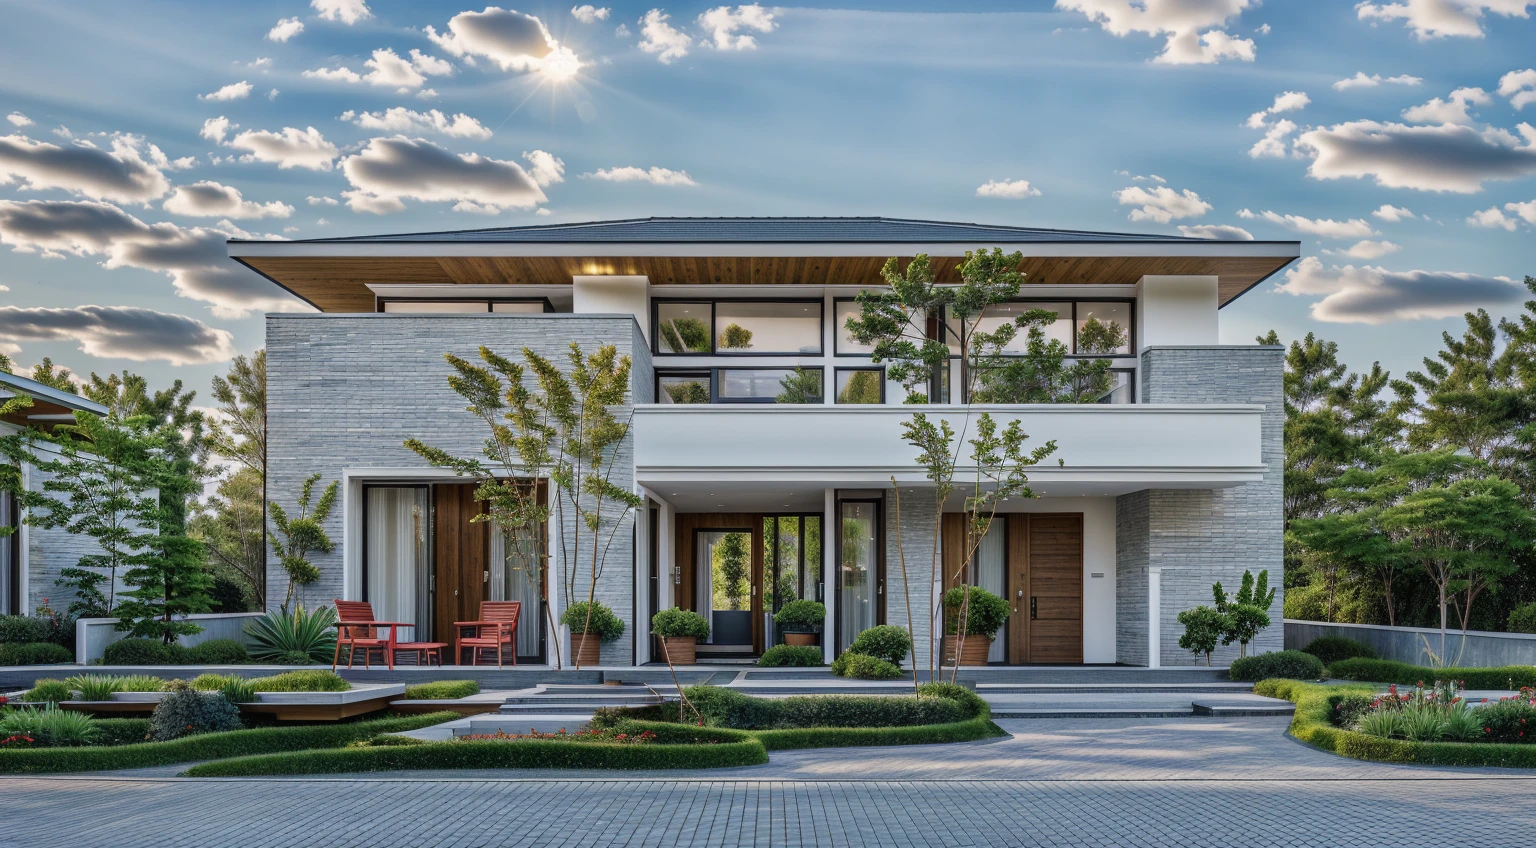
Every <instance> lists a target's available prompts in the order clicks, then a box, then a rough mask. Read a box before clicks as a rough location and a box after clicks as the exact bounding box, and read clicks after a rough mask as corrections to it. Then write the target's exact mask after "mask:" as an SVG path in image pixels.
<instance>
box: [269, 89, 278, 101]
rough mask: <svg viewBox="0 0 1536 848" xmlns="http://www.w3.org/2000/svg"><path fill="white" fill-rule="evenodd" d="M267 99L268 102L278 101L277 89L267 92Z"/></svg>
mask: <svg viewBox="0 0 1536 848" xmlns="http://www.w3.org/2000/svg"><path fill="white" fill-rule="evenodd" d="M267 99H268V100H276V99H277V89H275V88H274V89H272V90H271V91H269V92H267Z"/></svg>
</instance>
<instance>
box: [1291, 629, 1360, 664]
mask: <svg viewBox="0 0 1536 848" xmlns="http://www.w3.org/2000/svg"><path fill="white" fill-rule="evenodd" d="M1301 650H1302V651H1304V652H1305V653H1308V654H1311V655H1312V656H1314V657H1317V658H1318V659H1319V660H1321V661H1322V663H1323V665H1333V664H1334V663H1336V662H1338V661H1339V660H1348V659H1354V658H1355V657H1364V658H1366V659H1368V660H1374V659H1376V649H1375V648H1372V647H1371V646H1370V645H1367V644H1365V643H1364V642H1361V641H1360V640H1358V639H1349V638H1346V637H1344V636H1319V637H1318V638H1316V639H1313V640H1312V641H1311V642H1309V643H1308V644H1307V646H1306V647H1305V648H1302V649H1301Z"/></svg>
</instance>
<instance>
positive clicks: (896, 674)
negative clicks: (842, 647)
mask: <svg viewBox="0 0 1536 848" xmlns="http://www.w3.org/2000/svg"><path fill="white" fill-rule="evenodd" d="M832 673H833V674H835V675H837V676H838V677H852V678H855V679H858V680H896V679H899V678H900V677H901V666H898V665H896V664H895V663H890V662H886V661H885V660H882V659H880V658H878V657H872V656H869V655H868V654H855V653H854V652H853V651H843V652H842V653H841V654H840V655H838V657H837V659H835V660H833V661H832Z"/></svg>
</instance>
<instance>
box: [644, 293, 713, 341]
mask: <svg viewBox="0 0 1536 848" xmlns="http://www.w3.org/2000/svg"><path fill="white" fill-rule="evenodd" d="M711 332H712V331H711V330H710V326H709V304H707V303H658V304H656V345H657V347H656V349H657V350H658V351H660V352H661V353H710V352H711V351H710V347H709V338H710V334H711Z"/></svg>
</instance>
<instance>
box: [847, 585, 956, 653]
mask: <svg viewBox="0 0 1536 848" xmlns="http://www.w3.org/2000/svg"><path fill="white" fill-rule="evenodd" d="M971 602H972V603H975V599H974V598H973V599H972V601H971ZM848 650H850V651H852V652H854V653H855V654H865V655H867V656H871V657H874V658H875V659H879V660H885V661H886V662H888V663H890V664H892V665H901V661H902V660H904V659H906V658H907V654H908V653H909V652H910V651H911V650H912V637H911V636H910V635H908V634H907V631H906V630H905V629H904V628H901V627H897V626H896V625H894V624H877V625H875V626H874V627H871V628H869V629H868V630H865V631H864V632H863V633H860V634H859V635H858V636H856V637H854V640H853V644H852V645H849V646H848Z"/></svg>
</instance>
